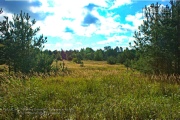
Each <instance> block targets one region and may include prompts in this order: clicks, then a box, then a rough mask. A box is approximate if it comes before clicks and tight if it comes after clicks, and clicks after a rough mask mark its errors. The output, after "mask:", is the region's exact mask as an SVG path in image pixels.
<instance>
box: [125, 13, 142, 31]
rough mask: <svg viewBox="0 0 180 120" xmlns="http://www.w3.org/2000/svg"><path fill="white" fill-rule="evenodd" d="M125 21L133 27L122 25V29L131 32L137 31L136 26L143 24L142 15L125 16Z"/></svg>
mask: <svg viewBox="0 0 180 120" xmlns="http://www.w3.org/2000/svg"><path fill="white" fill-rule="evenodd" d="M125 19H126V21H129V22H132V23H133V26H129V25H128V24H127V25H124V27H127V28H129V29H131V30H132V31H135V30H137V29H138V26H140V25H141V24H142V23H143V14H142V13H136V14H135V15H127V16H126V18H125Z"/></svg>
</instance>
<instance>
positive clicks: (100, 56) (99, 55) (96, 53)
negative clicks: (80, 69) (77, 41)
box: [94, 49, 104, 61]
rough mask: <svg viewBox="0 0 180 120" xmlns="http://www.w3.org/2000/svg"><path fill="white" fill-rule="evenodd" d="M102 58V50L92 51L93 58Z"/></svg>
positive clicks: (98, 59) (100, 59) (99, 59)
mask: <svg viewBox="0 0 180 120" xmlns="http://www.w3.org/2000/svg"><path fill="white" fill-rule="evenodd" d="M103 58H104V56H103V50H101V49H99V50H96V51H95V52H94V60H97V61H102V60H103Z"/></svg>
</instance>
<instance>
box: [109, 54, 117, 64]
mask: <svg viewBox="0 0 180 120" xmlns="http://www.w3.org/2000/svg"><path fill="white" fill-rule="evenodd" d="M107 63H108V64H111V65H112V64H116V58H115V57H113V56H110V57H109V58H108V59H107Z"/></svg>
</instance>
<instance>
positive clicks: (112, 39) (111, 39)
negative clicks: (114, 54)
mask: <svg viewBox="0 0 180 120" xmlns="http://www.w3.org/2000/svg"><path fill="white" fill-rule="evenodd" d="M127 39H128V36H112V37H109V38H108V39H107V40H103V41H99V42H97V44H108V43H112V42H120V43H122V42H123V41H124V40H127Z"/></svg>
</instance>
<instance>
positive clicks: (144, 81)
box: [0, 61, 180, 120]
mask: <svg viewBox="0 0 180 120" xmlns="http://www.w3.org/2000/svg"><path fill="white" fill-rule="evenodd" d="M65 63H66V66H67V67H68V69H69V70H70V71H71V73H70V74H68V75H67V76H64V77H63V76H54V77H52V76H51V77H46V78H42V77H32V78H30V79H28V80H14V79H13V78H12V79H10V78H9V79H7V80H5V81H3V82H2V83H1V92H0V96H1V98H0V106H1V108H0V109H1V110H0V116H1V117H0V119H53V118H54V119H78V120H84V119H97V120H99V119H117V120H119V119H135V120H139V119H180V85H178V84H168V83H165V82H158V81H157V80H156V81H153V80H151V81H150V80H148V78H146V77H144V76H142V75H140V74H139V73H138V72H132V71H128V72H127V71H126V68H124V67H123V66H122V65H107V64H106V62H95V61H84V67H80V66H79V65H78V64H75V63H73V62H68V61H65Z"/></svg>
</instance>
